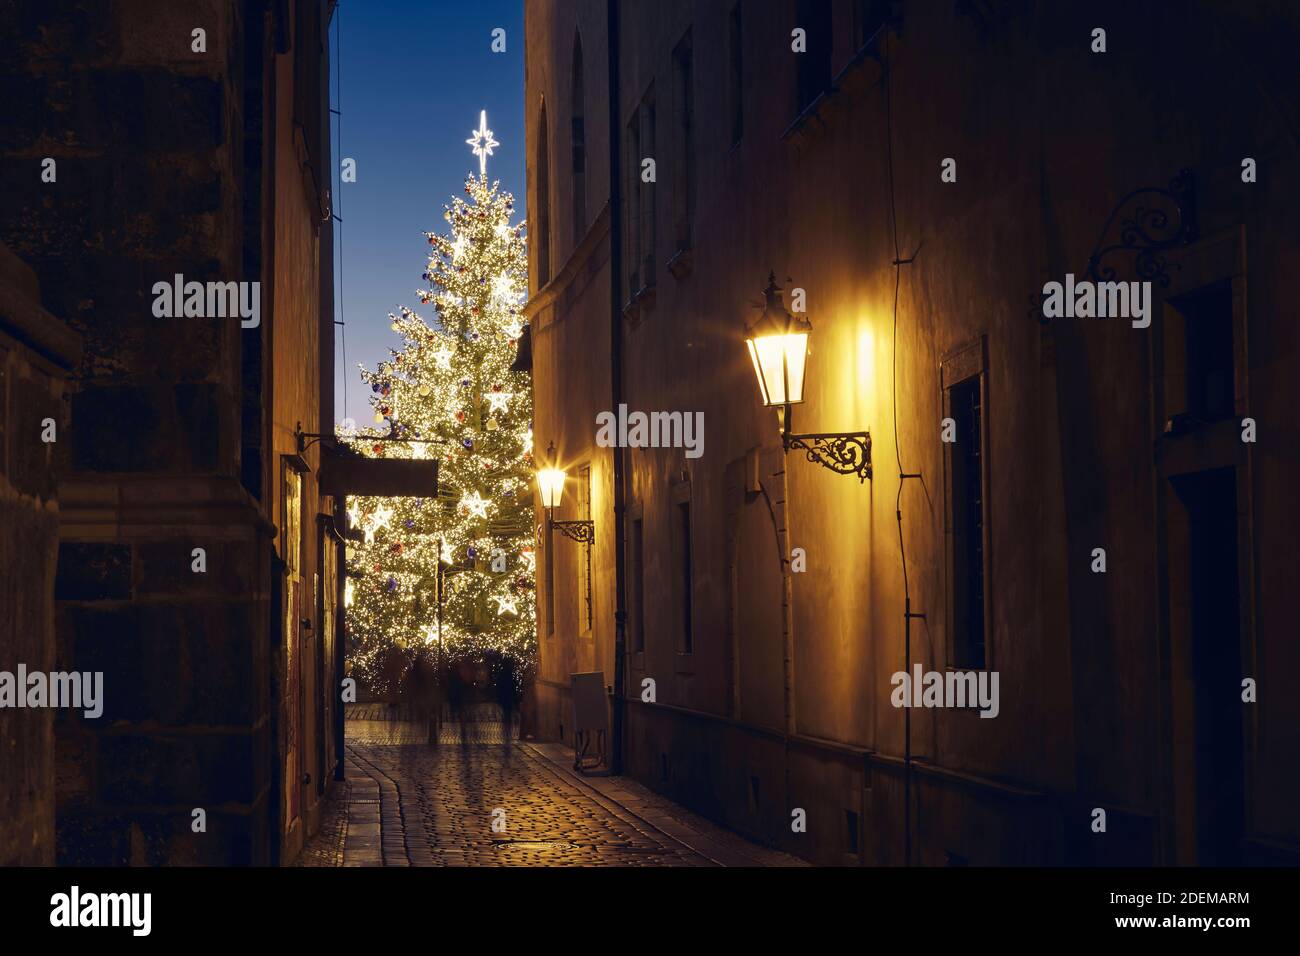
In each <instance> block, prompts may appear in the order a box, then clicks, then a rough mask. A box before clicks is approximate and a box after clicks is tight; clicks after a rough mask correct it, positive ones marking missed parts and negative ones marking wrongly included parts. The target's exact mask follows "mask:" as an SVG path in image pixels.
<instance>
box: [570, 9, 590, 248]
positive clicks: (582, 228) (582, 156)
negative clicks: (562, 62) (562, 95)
mask: <svg viewBox="0 0 1300 956" xmlns="http://www.w3.org/2000/svg"><path fill="white" fill-rule="evenodd" d="M572 86H573V89H572V92H571V97H572V120H571V121H570V134H569V136H570V140H571V142H572V146H573V246H574V248H575V249H576V248H577V247H578V243H580V242H582V237H583V235H584V234H585V233H586V231H587V131H586V126H585V120H584V115H585V113H586V109H585V102H586V93H585V91H584V89H583V85H582V38H581V37H579V36H578V35H577V34H576V33H575V34H574V36H573V74H572Z"/></svg>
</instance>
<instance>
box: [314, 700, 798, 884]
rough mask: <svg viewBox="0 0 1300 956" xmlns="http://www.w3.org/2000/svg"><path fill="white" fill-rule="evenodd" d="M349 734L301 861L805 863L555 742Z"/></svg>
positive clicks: (416, 733)
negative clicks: (576, 762) (588, 763)
mask: <svg viewBox="0 0 1300 956" xmlns="http://www.w3.org/2000/svg"><path fill="white" fill-rule="evenodd" d="M357 716H363V715H357ZM364 716H365V717H370V716H372V715H370V714H365V715H364ZM375 716H378V715H375ZM348 734H349V739H348V745H347V777H348V779H347V782H346V786H345V787H339V788H336V789H337V793H336V796H335V798H334V800H333V801H332V803H331V805H330V806H328V807H327V808H326V810H325V816H324V818H323V823H322V827H321V832H320V833H319V834H318V835H317V836H316V837H314V838H313V839H312V841H311V842H310V843H309V844H308V846H307V848H306V849H305V850H304V852H303V854H302V856H301V858H300V860H299V865H302V866H339V865H342V866H718V865H751V866H754V865H777V866H789V865H801V861H798V860H796V859H794V858H793V857H790V856H787V855H786V854H783V853H778V852H776V851H772V850H768V849H765V848H763V847H759V846H756V845H754V844H752V843H749V842H748V841H746V840H744V839H743V838H741V837H739V836H737V835H736V834H733V833H730V832H729V831H726V830H723V829H722V828H720V827H716V826H714V825H713V824H710V823H708V822H707V821H704V820H702V819H701V818H699V817H696V816H694V815H693V814H690V813H689V812H688V811H686V810H684V809H682V808H681V807H678V806H676V805H675V804H673V803H671V802H670V801H667V800H664V799H663V798H661V797H659V796H658V795H657V794H654V793H653V792H652V791H650V790H648V789H646V788H644V787H641V786H640V785H639V784H636V783H634V782H633V781H631V780H629V779H627V778H623V777H606V778H583V777H579V776H578V775H577V774H575V773H574V772H573V771H572V770H571V769H570V766H568V765H566V761H567V762H568V764H569V765H571V763H572V754H571V753H568V752H566V751H565V749H564V748H563V747H561V746H559V745H556V744H532V743H515V744H511V745H506V744H500V743H497V744H484V743H474V742H471V741H473V740H476V739H489V736H490V735H484V734H482V732H481V729H480V730H479V731H471V732H467V734H466V742H464V743H459V742H457V743H450V742H445V743H441V744H439V745H431V744H429V743H428V742H427V738H428V731H427V728H426V727H424V726H421V725H418V724H415V723H400V722H395V721H389V722H385V721H377V720H365V719H362V720H349V722H348ZM459 736H460V735H459V734H458V733H453V734H451V735H450V737H449V735H448V733H447V728H446V727H444V728H443V731H442V734H441V735H440V739H441V740H443V741H448V740H449V739H450V740H459ZM417 740H418V741H419V742H415V741H417ZM494 822H495V823H496V827H495V829H494V826H493V824H494Z"/></svg>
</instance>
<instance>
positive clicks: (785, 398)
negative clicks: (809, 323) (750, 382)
mask: <svg viewBox="0 0 1300 956" xmlns="http://www.w3.org/2000/svg"><path fill="white" fill-rule="evenodd" d="M745 344H746V345H748V346H749V357H750V359H751V360H752V361H753V363H754V374H755V376H757V378H758V389H759V392H761V393H762V396H763V404H764V405H787V404H789V405H793V404H797V403H799V402H802V401H803V378H804V367H805V362H806V359H807V355H808V333H807V332H788V333H786V334H784V335H763V336H759V337H757V338H751V339H746V341H745Z"/></svg>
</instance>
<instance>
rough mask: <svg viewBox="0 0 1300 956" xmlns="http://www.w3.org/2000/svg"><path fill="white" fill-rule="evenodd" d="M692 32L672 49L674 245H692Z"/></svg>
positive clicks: (693, 66) (693, 169)
mask: <svg viewBox="0 0 1300 956" xmlns="http://www.w3.org/2000/svg"><path fill="white" fill-rule="evenodd" d="M694 70H695V65H694V60H693V54H692V50H691V33H690V31H689V30H688V31H687V32H686V36H685V37H683V38H682V42H681V43H679V44H677V48H676V49H675V50H673V120H674V124H675V126H676V128H677V138H676V142H675V143H674V144H673V145H674V146H675V148H676V154H677V155H676V157H675V159H676V162H675V163H674V164H673V165H674V167H675V168H674V173H675V175H674V177H673V180H674V181H673V225H674V226H675V228H676V232H677V236H676V239H677V249H678V250H682V249H690V248H691V220H692V218H693V217H694V215H695V87H694V82H695V81H694Z"/></svg>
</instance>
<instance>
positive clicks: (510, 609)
mask: <svg viewBox="0 0 1300 956" xmlns="http://www.w3.org/2000/svg"><path fill="white" fill-rule="evenodd" d="M488 600H489V601H496V602H497V615H498V616H500V615H502V614H513V615H514V616H515V617H518V616H519V599H518V598H513V597H502V596H501V595H499V594H494V595H492V596H491V597H490V598H488Z"/></svg>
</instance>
